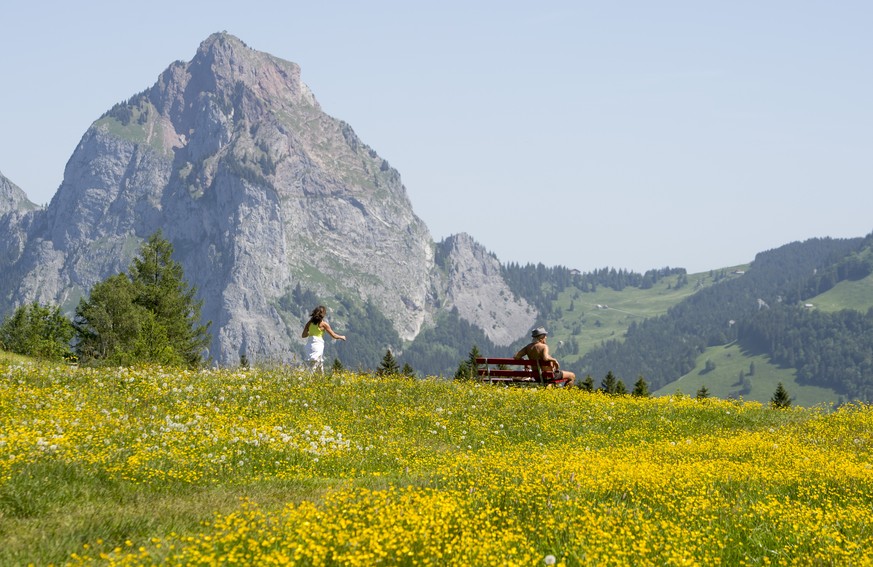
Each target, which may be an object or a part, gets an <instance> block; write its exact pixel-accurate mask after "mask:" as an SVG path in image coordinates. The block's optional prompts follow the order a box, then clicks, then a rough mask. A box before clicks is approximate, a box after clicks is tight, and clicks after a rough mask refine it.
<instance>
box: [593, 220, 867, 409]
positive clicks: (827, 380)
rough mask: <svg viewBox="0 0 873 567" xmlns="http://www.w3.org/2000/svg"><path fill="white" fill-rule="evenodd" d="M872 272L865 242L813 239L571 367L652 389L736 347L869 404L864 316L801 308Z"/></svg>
mask: <svg viewBox="0 0 873 567" xmlns="http://www.w3.org/2000/svg"><path fill="white" fill-rule="evenodd" d="M871 272H873V235H871V236H868V237H866V238H858V239H845V240H835V239H829V238H828V239H813V240H809V241H806V242H802V243H793V244H789V245H786V246H783V247H781V248H778V249H775V250H770V251H768V252H762V253H760V254H758V255H757V257H756V258H755V261H754V262H753V263H752V265H751V267H750V268H749V270H748V271H747V272H746V274H745V275H744V276H743V277H741V278H736V279H731V280H726V281H723V282H722V283H719V284H717V285H714V286H712V287H709V288H706V289H702V290H700V291H699V292H697V293H695V294H694V295H692V296H690V297H688V298H687V299H685V300H684V301H682V302H681V303H679V304H677V305H675V306H674V307H673V308H671V309H670V310H669V311H668V312H667V314H666V315H663V316H661V317H657V318H653V319H647V320H645V321H642V322H641V323H634V324H632V325H631V326H630V328H629V329H628V332H627V336H626V338H625V340H624V341H619V340H610V341H607V342H605V343H604V344H603V345H601V346H600V347H599V348H597V349H594V350H592V351H590V352H589V353H588V354H587V355H586V356H585V357H583V359H582V361H581V365H582V367H583V369H584V372H586V373H590V374H591V375H593V376H602V375H604V374H606V373H607V372H608V371H610V370H611V371H613V372H614V373H615V374H617V375H619V376H624V377H626V378H635V377H636V376H637V375H638V374H641V375H642V376H644V377H645V379H646V380H647V381H648V382H649V384H651V386H652V388H653V389H657V388H660V387H662V386H664V385H666V384H668V383H670V382H672V381H674V380H676V379H677V378H679V377H680V376H682V375H683V374H686V373H688V372H690V371H691V370H692V369H693V368H694V366H695V359H696V358H697V356H699V355H700V354H701V353H702V352H703V351H704V349H705V348H707V347H710V346H716V345H723V344H727V343H729V342H731V341H735V340H736V341H738V342H739V344H740V346H741V347H743V348H744V349H747V350H749V351H750V352H755V353H763V354H767V355H769V356H770V357H771V358H772V360H773V361H774V362H775V363H777V364H783V365H785V366H790V367H794V368H796V369H797V373H798V380H799V381H801V382H802V383H805V384H814V385H819V386H825V387H829V388H834V389H835V390H836V391H837V392H839V393H841V394H844V395H846V396H849V397H851V398H857V399H862V400H871V399H873V366H871V360H873V313H867V314H866V315H864V314H860V313H858V312H855V311H848V310H847V311H841V312H839V313H832V314H826V313H818V312H814V311H810V310H808V309H807V308H806V307H805V306H804V304H803V301H804V300H806V299H808V298H809V297H813V296H815V295H818V294H820V293H823V292H825V291H827V290H828V289H830V288H831V287H833V286H834V285H836V284H837V283H839V282H840V281H843V280H847V279H860V278H863V277H866V276H867V275H869V274H870V273H871Z"/></svg>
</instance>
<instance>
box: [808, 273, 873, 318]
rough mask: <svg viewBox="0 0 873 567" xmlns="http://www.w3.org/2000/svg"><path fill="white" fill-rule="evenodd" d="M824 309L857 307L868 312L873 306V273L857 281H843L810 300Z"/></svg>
mask: <svg viewBox="0 0 873 567" xmlns="http://www.w3.org/2000/svg"><path fill="white" fill-rule="evenodd" d="M808 303H812V304H813V305H814V306H815V307H816V309H821V310H822V311H828V312H833V311H840V310H841V309H855V310H857V311H861V312H865V313H866V312H867V310H868V309H870V308H871V307H873V274H870V275H869V276H867V277H866V278H864V279H861V280H857V281H843V282H840V283H838V284H837V285H835V286H834V287H833V288H832V289H830V290H828V291H826V292H825V293H823V294H821V295H818V296H816V297H813V298H812V299H810V300H809V301H808Z"/></svg>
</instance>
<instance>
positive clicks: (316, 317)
mask: <svg viewBox="0 0 873 567" xmlns="http://www.w3.org/2000/svg"><path fill="white" fill-rule="evenodd" d="M326 314H327V307H325V306H324V305H319V306H318V307H316V308H315V309H313V310H312V313H310V314H309V322H310V323H315V324H316V325H320V324H321V322H322V321H323V320H324V316H325V315H326Z"/></svg>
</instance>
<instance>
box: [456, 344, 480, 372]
mask: <svg viewBox="0 0 873 567" xmlns="http://www.w3.org/2000/svg"><path fill="white" fill-rule="evenodd" d="M481 356H482V355H481V354H480V353H479V347H477V346H476V345H473V347H472V348H471V349H470V352H469V354H467V359H466V360H463V361H461V363H460V364H458V369H457V370H456V371H455V376H454V379H455V380H473V379H474V378H476V376H478V374H479V373H478V370H479V364H478V363H477V362H476V359H477V358H479V357H481Z"/></svg>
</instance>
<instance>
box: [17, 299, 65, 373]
mask: <svg viewBox="0 0 873 567" xmlns="http://www.w3.org/2000/svg"><path fill="white" fill-rule="evenodd" d="M74 334H75V330H74V329H73V324H72V323H71V322H70V320H69V319H67V318H66V317H64V316H63V315H62V314H61V310H60V308H59V307H57V306H49V305H40V304H39V303H38V302H36V301H34V302H33V303H31V304H26V305H22V306H20V307H19V308H18V309H16V310H15V312H14V313H13V314H12V315H11V316H10V317H9V318H8V319H6V320H4V321H3V324H2V325H0V347H2V348H3V349H4V350H8V351H10V352H14V353H17V354H23V355H25V356H34V357H38V358H46V359H49V360H57V361H60V360H62V359H63V358H64V357H66V356H69V354H70V352H71V350H70V340H71V339H72V338H73V335H74Z"/></svg>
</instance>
